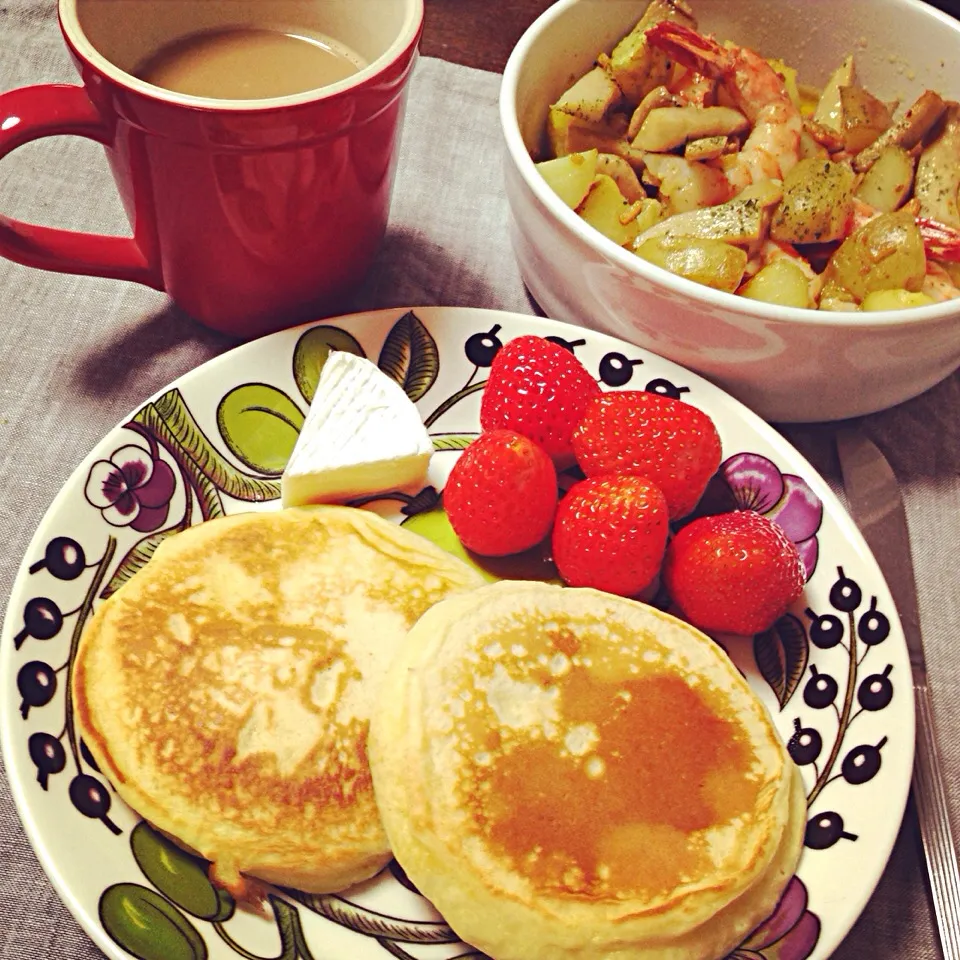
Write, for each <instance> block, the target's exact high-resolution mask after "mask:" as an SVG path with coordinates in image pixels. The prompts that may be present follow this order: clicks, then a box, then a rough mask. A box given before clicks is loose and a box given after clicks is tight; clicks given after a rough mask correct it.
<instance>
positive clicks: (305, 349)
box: [293, 326, 366, 404]
mask: <svg viewBox="0 0 960 960" xmlns="http://www.w3.org/2000/svg"><path fill="white" fill-rule="evenodd" d="M331 350H344V351H346V352H347V353H353V354H355V355H356V356H358V357H366V354H365V353H364V352H363V347H361V346H360V344H359V343H357V341H356V339H355V338H354V337H353V336H352V335H351V334H349V333H347V331H346V330H341V329H340V328H339V327H327V326H321V327H312V328H311V329H310V330H308V331H307V332H306V333H305V334H303V336H302V337H300V339H299V340H298V341H297V345H296V347H294V349H293V379H294V380H296V382H297V389H298V390H299V391H300V395H301V396H302V397H303V399H304V400H306V401H307V403H308V404H309V403H310V402H311V401H312V400H313V397H314V394H315V393H316V392H317V384H318V383H319V382H320V371H321V370H323V365H324V364H325V363H326V362H327V357H329V356H330V351H331Z"/></svg>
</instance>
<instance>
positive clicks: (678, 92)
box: [667, 67, 717, 107]
mask: <svg viewBox="0 0 960 960" xmlns="http://www.w3.org/2000/svg"><path fill="white" fill-rule="evenodd" d="M667 86H668V88H669V90H670V92H671V93H672V94H674V95H675V96H677V97H679V98H680V100H681V101H682V102H683V103H689V104H693V105H694V106H697V107H712V106H713V105H714V103H716V96H715V95H714V93H715V89H716V86H717V81H716V80H715V79H714V78H713V77H708V76H706V74H703V73H698V72H697V71H696V70H692V69H690V68H689V67H687V68H685V69H684V70H683V72H682V73H680V74H679V75H678V76H676V77H675V78H674V79H673V80H672V81H671V82H670V83H669V84H667Z"/></svg>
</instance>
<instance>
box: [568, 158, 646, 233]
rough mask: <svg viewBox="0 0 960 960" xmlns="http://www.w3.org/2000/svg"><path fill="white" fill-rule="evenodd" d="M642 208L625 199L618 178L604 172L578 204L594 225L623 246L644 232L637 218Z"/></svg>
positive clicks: (579, 208) (581, 214)
mask: <svg viewBox="0 0 960 960" xmlns="http://www.w3.org/2000/svg"><path fill="white" fill-rule="evenodd" d="M638 212H639V211H638V210H636V209H634V208H632V207H631V205H630V204H629V203H627V201H626V200H624V199H623V194H621V193H620V190H619V188H618V187H617V184H616V182H615V181H614V180H613V179H612V178H611V177H608V176H607V175H606V174H603V173H601V174H599V175H598V176H597V177H596V179H595V180H594V181H593V184H592V186H591V187H590V192H589V193H588V194H587V195H586V197H585V198H584V200H583V202H582V203H581V204H580V206H579V207H578V208H577V213H579V214H580V216H581V217H583V219H584V220H586V222H587V223H589V224H590V226H591V227H593V228H594V229H595V230H599V231H600V232H601V233H602V234H603V235H604V236H605V237H609V238H610V239H611V240H612V241H613V242H614V243H616V244H618V245H619V246H621V247H622V246H626V245H627V244H628V243H630V242H631V241H633V240H634V239H636V237H637V234H638V233H639V232H640V228H639V227H638V225H637V221H636V216H637V213H638Z"/></svg>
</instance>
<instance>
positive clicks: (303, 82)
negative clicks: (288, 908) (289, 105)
mask: <svg viewBox="0 0 960 960" xmlns="http://www.w3.org/2000/svg"><path fill="white" fill-rule="evenodd" d="M365 66H366V62H365V61H364V59H363V58H362V57H361V56H360V54H358V53H355V52H354V51H353V50H351V49H350V48H349V47H347V46H345V45H344V44H342V43H339V42H338V41H336V40H333V39H332V38H330V37H325V36H323V35H322V34H318V33H317V34H314V33H310V32H308V31H306V30H302V29H299V30H286V31H285V30H282V29H271V28H267V27H257V26H245V27H231V28H226V29H222V30H204V31H202V32H201V33H195V34H191V35H190V36H187V37H182V38H180V39H177V40H174V41H173V42H172V43H167V44H164V46H163V47H161V48H160V49H159V50H158V51H157V52H156V53H154V54H152V55H150V56H148V57H147V58H146V60H145V61H144V62H143V63H142V64H141V65H140V66H138V67H136V68H135V69H134V70H133V74H134V76H136V77H139V78H140V79H141V80H145V81H146V82H147V83H152V84H153V85H154V86H156V87H163V88H165V89H166V90H172V91H173V92H175V93H185V94H188V95H189V96H193V97H213V98H215V99H219V100H262V99H267V98H270V97H285V96H289V95H290V94H294V93H304V92H306V91H307V90H316V89H317V88H318V87H325V86H327V85H328V84H331V83H336V82H337V81H338V80H345V79H346V78H347V77H349V76H352V75H353V74H355V73H356V72H357V71H358V70H361V69H362V68H363V67H365Z"/></svg>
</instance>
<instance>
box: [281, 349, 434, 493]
mask: <svg viewBox="0 0 960 960" xmlns="http://www.w3.org/2000/svg"><path fill="white" fill-rule="evenodd" d="M432 453H433V442H432V441H431V439H430V435H429V433H428V432H427V429H426V427H424V425H423V421H422V420H421V419H420V414H419V412H418V410H417V408H416V407H415V406H414V404H413V402H412V401H411V400H410V398H409V397H408V396H407V395H406V393H405V392H404V391H403V388H402V387H401V386H400V385H399V384H397V383H396V382H395V381H394V380H391V379H390V377H388V376H387V375H386V374H385V373H383V371H382V370H380V368H379V367H377V365H376V364H374V363H371V362H370V361H369V360H366V359H364V358H363V357H358V356H356V355H354V354H352V353H346V352H344V351H333V352H332V353H331V354H330V356H329V357H328V358H327V361H326V363H325V364H324V365H323V369H322V370H321V372H320V380H319V383H318V384H317V391H316V393H315V394H314V397H313V402H312V403H311V404H310V410H309V412H308V413H307V418H306V421H305V422H304V424H303V429H302V430H301V431H300V436H299V438H298V440H297V444H296V446H295V447H294V449H293V453H292V454H291V455H290V460H289V462H288V463H287V466H286V469H285V470H284V472H283V477H282V478H281V482H280V489H281V498H282V502H283V505H284V506H285V507H295V506H302V505H303V504H308V503H342V502H344V501H346V500H352V499H355V498H357V497H362V496H368V495H370V494H374V493H383V492H385V491H387V490H397V489H402V488H404V487H409V486H412V485H414V484H416V483H422V482H423V480H424V479H425V477H426V472H427V467H428V466H429V463H430V456H431V454H432Z"/></svg>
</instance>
